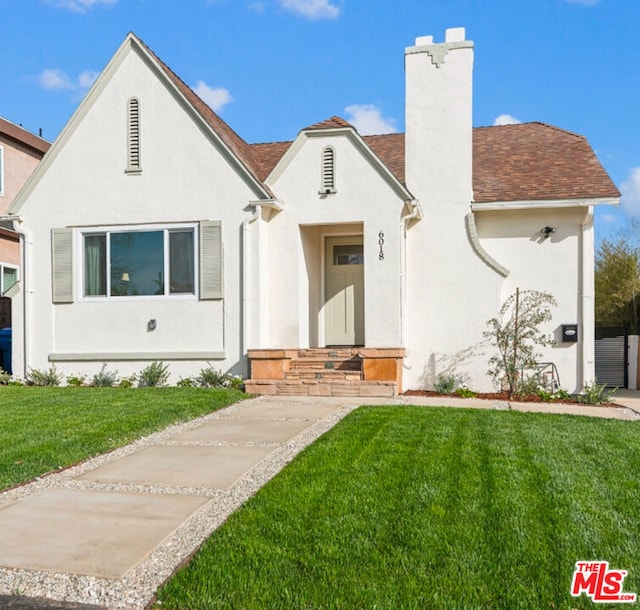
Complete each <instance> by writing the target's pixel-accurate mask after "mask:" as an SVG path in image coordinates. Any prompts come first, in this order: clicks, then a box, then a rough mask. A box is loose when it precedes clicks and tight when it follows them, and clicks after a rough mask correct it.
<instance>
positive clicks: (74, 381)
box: [67, 375, 87, 388]
mask: <svg viewBox="0 0 640 610" xmlns="http://www.w3.org/2000/svg"><path fill="white" fill-rule="evenodd" d="M86 379H87V376H86V375H69V377H67V385H70V386H74V387H76V388H79V387H80V386H81V385H84V382H85V380H86Z"/></svg>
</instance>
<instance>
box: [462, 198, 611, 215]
mask: <svg viewBox="0 0 640 610" xmlns="http://www.w3.org/2000/svg"><path fill="white" fill-rule="evenodd" d="M619 203H620V197H592V198H582V199H525V200H521V201H487V202H476V201H474V202H472V203H471V210H472V211H474V212H482V211H493V210H531V209H545V208H581V207H589V206H592V205H593V206H597V205H616V206H617V205H618V204H619Z"/></svg>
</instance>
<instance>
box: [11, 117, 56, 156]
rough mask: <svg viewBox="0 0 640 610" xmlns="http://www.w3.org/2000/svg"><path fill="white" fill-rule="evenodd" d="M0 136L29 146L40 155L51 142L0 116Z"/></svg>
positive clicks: (46, 149) (47, 148)
mask: <svg viewBox="0 0 640 610" xmlns="http://www.w3.org/2000/svg"><path fill="white" fill-rule="evenodd" d="M0 136H4V137H5V138H8V139H10V140H13V141H14V142H17V143H19V144H22V145H23V146H26V147H27V148H31V149H32V150H34V151H36V152H38V153H40V154H41V155H44V153H46V152H47V151H48V150H49V148H50V147H51V144H50V143H49V142H47V141H46V140H44V139H42V138H41V137H39V136H37V135H35V134H33V133H31V132H30V131H27V130H26V129H23V128H22V127H20V126H19V125H16V124H15V123H12V122H11V121H7V120H6V119H3V118H2V117H0Z"/></svg>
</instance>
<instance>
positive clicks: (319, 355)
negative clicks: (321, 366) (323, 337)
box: [297, 347, 359, 360]
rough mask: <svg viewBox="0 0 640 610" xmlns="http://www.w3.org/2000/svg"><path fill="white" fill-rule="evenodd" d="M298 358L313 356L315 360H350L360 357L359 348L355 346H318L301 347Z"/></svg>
mask: <svg viewBox="0 0 640 610" xmlns="http://www.w3.org/2000/svg"><path fill="white" fill-rule="evenodd" d="M297 352H298V358H311V359H314V360H319V359H321V360H349V359H350V358H354V357H358V352H359V349H358V348H354V347H335V348H331V347H318V348H309V349H299V350H297Z"/></svg>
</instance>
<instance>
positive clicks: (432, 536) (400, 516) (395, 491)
mask: <svg viewBox="0 0 640 610" xmlns="http://www.w3.org/2000/svg"><path fill="white" fill-rule="evenodd" d="M639 425H640V424H638V423H634V422H620V421H608V420H601V419H590V418H581V417H571V416H556V415H540V414H526V413H515V412H504V411H472V410H458V409H425V408H419V407H399V406H394V407H363V408H361V409H358V410H357V411H355V412H353V413H352V414H351V415H349V416H348V417H347V418H345V420H343V421H342V422H341V423H340V424H338V425H337V426H336V427H335V428H334V429H333V430H331V431H330V432H329V433H327V434H326V435H324V436H323V437H322V438H321V439H319V440H318V441H317V442H316V443H314V444H313V445H312V446H310V447H309V448H308V449H307V450H306V451H304V452H303V453H302V454H301V455H300V456H298V458H297V459H296V460H294V462H292V463H291V464H290V465H289V466H287V467H286V468H285V469H284V470H283V471H282V472H281V473H280V474H279V475H278V476H277V477H276V478H274V479H273V480H272V481H271V482H270V483H269V484H267V485H266V486H265V487H264V488H263V489H262V490H261V491H260V492H259V493H258V494H257V495H256V496H255V497H254V498H253V499H251V500H250V501H249V502H248V503H247V504H246V505H245V506H244V507H243V508H242V509H241V510H239V511H238V512H236V513H235V514H234V515H232V516H231V517H230V518H229V520H228V521H227V522H226V524H225V525H224V526H223V527H221V528H220V529H219V530H218V531H216V532H215V533H214V534H213V535H212V536H211V538H210V539H209V541H208V542H207V543H206V544H205V545H204V546H203V547H202V549H201V550H200V552H199V553H198V554H197V555H196V556H195V557H194V559H193V560H192V561H191V562H190V563H189V564H188V565H187V566H186V567H185V568H183V569H182V570H180V571H179V572H178V573H177V574H176V575H175V576H174V577H173V578H172V579H171V580H170V581H169V583H168V584H167V585H165V587H164V588H162V589H161V590H160V592H159V594H158V600H159V601H158V604H159V605H158V607H159V608H180V609H184V610H186V609H189V608H191V609H198V610H205V609H209V608H224V609H225V610H226V609H233V608H238V609H240V608H242V609H247V610H250V609H257V608H262V609H269V610H272V609H283V610H285V609H286V610H293V609H319V608H340V609H345V610H352V609H361V608H362V609H365V608H366V609H374V608H375V609H390V610H391V609H393V610H397V609H405V608H415V609H416V610H418V609H419V610H424V609H430V608H434V609H437V610H440V609H448V608H456V609H460V610H473V609H476V608H477V609H483V610H484V609H505V610H513V609H517V608H527V609H529V608H531V609H536V610H540V609H545V610H546V609H567V610H571V609H573V608H580V609H583V608H593V607H594V604H593V603H592V602H591V601H590V600H589V599H588V598H586V597H585V596H584V595H582V596H581V597H580V598H572V597H571V596H570V594H569V591H570V583H571V577H572V573H573V570H574V565H575V562H576V561H578V560H606V561H609V563H610V567H611V568H619V569H625V570H628V571H629V576H628V577H627V579H626V580H625V582H624V591H625V592H637V593H640V435H639V432H640V428H639ZM597 607H599V608H606V607H608V606H607V605H606V604H605V605H603V604H598V605H597ZM610 607H613V606H610Z"/></svg>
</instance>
